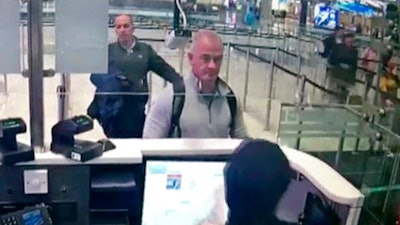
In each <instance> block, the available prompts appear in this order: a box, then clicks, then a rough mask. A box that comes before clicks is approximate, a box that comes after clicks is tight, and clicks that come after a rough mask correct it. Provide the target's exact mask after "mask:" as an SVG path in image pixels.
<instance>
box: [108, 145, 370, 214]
mask: <svg viewBox="0 0 400 225" xmlns="http://www.w3.org/2000/svg"><path fill="white" fill-rule="evenodd" d="M112 141H113V142H114V143H115V144H116V145H117V146H120V145H121V146H129V145H133V146H137V147H138V148H139V149H141V151H142V154H143V156H144V157H146V156H156V155H157V156H174V155H175V156H176V155H225V154H231V153H232V152H233V150H234V149H235V148H236V147H238V146H239V144H240V143H241V142H242V141H241V140H238V139H155V140H154V139H153V140H150V139H144V140H112ZM129 143H131V144H129ZM281 149H282V151H283V152H284V153H285V155H286V157H287V158H288V159H289V162H290V166H291V167H292V168H293V170H295V171H297V172H299V173H300V174H302V175H304V176H305V177H306V178H307V179H308V180H309V181H310V182H311V183H312V184H313V185H315V186H316V187H317V188H318V189H319V190H320V191H321V192H322V193H323V194H324V195H325V196H326V197H328V198H329V199H334V200H335V202H337V203H339V204H344V205H349V206H352V207H359V206H362V204H363V201H364V196H363V195H362V194H361V192H360V191H359V190H357V189H356V188H355V187H354V186H353V185H352V184H350V182H348V181H347V180H346V179H345V178H343V177H342V176H341V175H340V174H339V173H338V172H336V171H335V170H334V169H333V168H332V167H330V166H329V165H328V164H326V163H325V162H323V161H321V160H319V159H318V158H316V157H314V156H311V155H309V154H307V153H304V152H301V151H298V150H295V149H292V148H288V147H284V146H281Z"/></svg>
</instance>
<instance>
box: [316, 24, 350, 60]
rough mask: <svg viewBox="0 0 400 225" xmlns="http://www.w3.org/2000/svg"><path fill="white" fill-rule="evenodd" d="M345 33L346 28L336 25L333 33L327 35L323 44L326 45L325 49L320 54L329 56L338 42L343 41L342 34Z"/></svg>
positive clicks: (325, 56)
mask: <svg viewBox="0 0 400 225" xmlns="http://www.w3.org/2000/svg"><path fill="white" fill-rule="evenodd" d="M343 33H344V29H343V28H342V27H340V26H338V27H336V28H335V30H334V31H333V33H331V34H330V35H329V36H328V37H326V38H325V39H324V40H323V41H322V44H323V46H324V51H323V52H322V53H320V55H321V56H322V57H324V58H328V57H329V56H330V54H331V52H332V49H334V48H335V46H336V44H340V43H342V36H343Z"/></svg>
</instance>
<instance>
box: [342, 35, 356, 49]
mask: <svg viewBox="0 0 400 225" xmlns="http://www.w3.org/2000/svg"><path fill="white" fill-rule="evenodd" d="M353 43H354V38H353V37H347V38H345V39H344V44H345V45H346V46H347V47H351V46H353Z"/></svg>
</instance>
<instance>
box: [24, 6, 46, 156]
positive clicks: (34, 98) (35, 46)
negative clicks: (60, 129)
mask: <svg viewBox="0 0 400 225" xmlns="http://www.w3.org/2000/svg"><path fill="white" fill-rule="evenodd" d="M42 11H43V0H34V1H33V0H31V1H28V35H27V37H28V67H29V69H28V73H29V112H30V134H31V146H32V148H33V149H34V150H35V152H44V118H43V117H44V108H43V26H42V19H43V14H42Z"/></svg>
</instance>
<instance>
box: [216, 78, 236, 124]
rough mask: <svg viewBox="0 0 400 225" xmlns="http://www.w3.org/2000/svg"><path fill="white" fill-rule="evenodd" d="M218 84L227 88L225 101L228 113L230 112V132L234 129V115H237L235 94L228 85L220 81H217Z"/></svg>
mask: <svg viewBox="0 0 400 225" xmlns="http://www.w3.org/2000/svg"><path fill="white" fill-rule="evenodd" d="M219 82H220V83H222V84H223V85H225V87H226V88H228V90H229V91H228V94H227V96H226V100H227V102H228V106H229V111H230V112H231V123H230V124H229V128H230V129H231V131H232V130H234V129H235V119H236V113H237V100H236V96H235V93H234V92H233V90H232V89H231V88H230V87H229V85H228V84H227V83H226V82H225V81H223V80H222V79H219Z"/></svg>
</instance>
